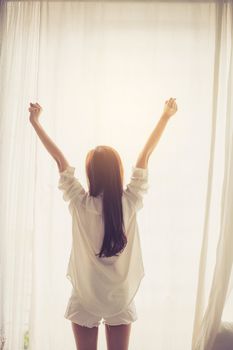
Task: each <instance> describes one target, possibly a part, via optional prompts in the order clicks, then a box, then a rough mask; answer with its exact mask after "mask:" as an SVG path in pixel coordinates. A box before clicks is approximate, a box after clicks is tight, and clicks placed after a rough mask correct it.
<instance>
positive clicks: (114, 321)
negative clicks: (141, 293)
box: [64, 292, 138, 328]
mask: <svg viewBox="0 0 233 350" xmlns="http://www.w3.org/2000/svg"><path fill="white" fill-rule="evenodd" d="M64 317H65V318H66V319H68V320H70V321H72V322H74V323H77V324H79V325H80V326H86V327H88V328H92V327H98V326H99V325H100V324H101V322H102V323H103V324H107V325H110V326H117V325H120V324H129V323H131V322H134V321H136V320H137V318H138V317H137V312H136V307H135V302H134V300H133V301H132V302H131V304H130V305H129V306H128V307H127V308H126V309H125V310H124V311H122V312H121V313H120V314H118V315H115V316H112V317H105V318H103V317H100V316H96V315H92V314H90V313H89V312H88V311H86V310H85V309H84V308H83V306H82V305H81V303H80V302H79V300H78V298H77V297H76V296H75V294H74V292H72V295H71V297H70V299H69V302H68V305H67V308H66V312H65V314H64Z"/></svg>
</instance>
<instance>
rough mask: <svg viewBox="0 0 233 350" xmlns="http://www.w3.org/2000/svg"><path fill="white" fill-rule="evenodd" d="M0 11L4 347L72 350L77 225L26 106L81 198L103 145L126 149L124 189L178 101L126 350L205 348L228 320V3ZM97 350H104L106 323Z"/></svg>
mask: <svg viewBox="0 0 233 350" xmlns="http://www.w3.org/2000/svg"><path fill="white" fill-rule="evenodd" d="M0 4H1V11H0V13H1V57H0V74H1V89H0V113H1V114H0V137H1V148H0V157H1V158H0V166H1V176H0V184H1V196H0V209H1V210H0V225H1V226H0V227H1V235H0V249H1V251H0V252H1V256H0V263H1V264H0V269H1V280H0V281H1V286H0V298H1V310H0V311H1V312H0V318H1V341H2V349H4V350H5V349H8V350H16V349H20V350H21V349H32V350H37V349H41V347H42V346H43V350H54V349H57V350H64V349H68V348H69V349H75V342H74V339H73V334H72V330H71V326H70V323H69V321H67V320H66V319H65V318H64V317H63V315H64V312H65V308H66V305H67V302H68V298H69V295H70V292H71V285H70V282H69V281H68V280H67V279H66V278H65V274H66V268H67V264H68V258H69V252H70V247H71V221H70V215H69V212H68V208H67V207H66V205H65V203H64V202H63V200H62V198H61V194H60V192H59V190H58V189H57V185H58V169H57V165H56V163H55V162H54V160H53V159H52V158H51V157H50V155H49V154H48V153H47V152H46V150H45V149H44V148H43V145H42V144H41V143H40V141H39V140H38V139H37V137H36V135H35V132H34V130H33V129H32V127H31V125H30V123H29V120H28V117H29V112H28V107H29V103H30V102H39V103H40V104H41V105H42V107H43V113H42V115H41V124H42V125H43V126H44V128H45V129H46V131H47V132H48V134H49V135H50V136H51V138H53V139H54V141H55V142H56V143H57V144H58V146H59V147H60V148H61V150H62V151H63V153H64V154H65V156H66V157H67V159H68V160H69V162H70V164H72V165H73V166H75V168H76V175H77V176H78V177H79V179H80V181H81V182H82V183H83V185H84V187H86V189H87V183H86V175H85V163H84V161H85V156H86V153H87V151H88V150H89V149H90V148H92V147H94V146H96V145H97V144H110V145H112V146H113V147H115V148H116V149H117V150H118V151H119V153H120V154H121V157H122V160H123V163H124V169H125V185H126V184H127V181H128V180H129V176H130V170H131V165H133V164H134V163H135V162H136V159H137V156H138V154H139V152H140V151H141V148H142V147H143V146H144V143H145V141H146V139H147V137H148V136H149V134H150V132H151V130H152V128H153V127H154V126H155V124H156V123H157V121H158V119H159V117H160V114H161V112H162V109H163V104H164V102H165V100H166V99H167V98H168V97H170V96H172V97H176V98H177V103H178V108H179V110H178V113H177V114H176V115H175V116H174V117H173V118H172V119H171V120H170V121H169V124H168V125H167V128H166V130H165V132H164V135H163V136H162V138H161V140H160V141H159V144H158V146H157V148H156V150H155V151H154V153H153V155H152V156H151V158H150V160H149V182H150V190H149V191H148V195H147V196H146V197H145V200H144V208H143V210H142V211H141V212H140V213H139V216H138V222H139V227H140V237H141V244H142V250H143V257H144V265H145V273H146V275H145V277H144V279H143V281H142V284H141V286H140V289H139V292H138V294H137V296H136V298H135V301H136V306H137V312H138V320H137V321H136V322H135V323H134V324H133V327H132V333H131V340H130V349H131V350H132V349H134V350H139V349H140V350H141V349H154V348H158V349H162V350H183V349H184V350H186V349H190V348H191V346H193V348H194V349H195V350H196V349H198V350H200V349H205V346H207V345H206V344H207V343H208V342H209V338H211V339H212V340H213V339H214V337H215V335H216V333H217V331H218V328H219V325H220V322H233V320H232V292H231V286H232V284H231V283H230V282H229V281H230V275H231V264H232V251H230V250H231V247H232V245H231V242H230V239H232V238H231V236H232V226H233V225H232V222H231V221H230V220H232V219H231V218H230V213H231V212H232V209H231V208H232V176H231V173H230V172H231V171H232V154H233V153H232V115H233V114H232V100H231V98H232V97H231V95H232V68H231V66H232V34H231V33H232V2H231V1H226V2H220V1H219V2H217V1H206V2H204V1H203V2H201V1H198V2H193V1H190V2H188V1H183V2H182V1H179V2H176V1H170V2H157V1H126V2H125V1H119V2H117V1H116V2H115V1H114V2H112V1H7V2H6V1H1V2H0ZM6 10H7V11H6ZM219 237H220V240H219ZM201 248H202V251H201ZM216 249H217V260H216V259H215V254H216ZM200 252H201V260H200ZM225 257H228V259H227V260H224V259H223V258H225ZM199 260H200V269H199ZM224 264H225V266H224ZM221 271H224V273H221ZM204 272H205V273H204ZM222 286H223V288H222ZM216 290H217V296H215V295H214V294H215V291H216ZM219 290H221V298H220V299H221V300H220V299H219V293H218V291H219ZM197 291H198V293H197ZM196 294H197V295H196ZM209 294H210V297H209ZM226 295H227V296H228V298H227V302H226V304H225V307H224V301H225V296H226ZM213 298H214V299H213ZM212 300H214V307H216V305H218V310H219V312H218V313H217V316H216V313H215V312H214V313H213V312H212V311H211V310H210V309H211V308H212V307H213V304H212ZM208 310H210V311H208ZM215 310H216V309H215ZM208 315H210V316H208ZM206 329H207V330H208V331H206ZM203 330H204V331H203ZM28 338H29V343H28ZM98 341H99V347H100V349H103V350H105V349H106V345H105V339H104V328H103V327H102V326H101V327H100V329H99V340H98ZM192 344H193V345H192ZM197 344H198V345H197ZM209 344H210V343H209Z"/></svg>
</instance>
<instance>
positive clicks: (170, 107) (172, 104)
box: [163, 97, 178, 118]
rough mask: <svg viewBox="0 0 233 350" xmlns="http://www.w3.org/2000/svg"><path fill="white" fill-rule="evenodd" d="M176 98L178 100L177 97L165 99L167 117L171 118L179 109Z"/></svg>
mask: <svg viewBox="0 0 233 350" xmlns="http://www.w3.org/2000/svg"><path fill="white" fill-rule="evenodd" d="M175 100H176V99H175V98H172V97H171V98H170V99H169V100H167V101H165V105H164V110H163V115H164V116H166V117H167V118H170V117H171V116H172V115H174V114H175V113H176V112H177V110H178V108H177V104H176V101H175Z"/></svg>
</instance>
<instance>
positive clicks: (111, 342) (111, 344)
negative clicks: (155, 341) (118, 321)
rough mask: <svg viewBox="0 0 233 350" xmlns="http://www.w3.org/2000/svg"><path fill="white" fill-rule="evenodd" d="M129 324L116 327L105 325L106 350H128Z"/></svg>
mask: <svg viewBox="0 0 233 350" xmlns="http://www.w3.org/2000/svg"><path fill="white" fill-rule="evenodd" d="M130 331H131V323H129V324H122V325H118V326H110V325H108V324H105V334H106V341H107V346H108V350H128V347H129V338H130Z"/></svg>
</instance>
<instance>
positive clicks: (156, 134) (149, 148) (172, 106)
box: [136, 98, 178, 168]
mask: <svg viewBox="0 0 233 350" xmlns="http://www.w3.org/2000/svg"><path fill="white" fill-rule="evenodd" d="M175 100H176V99H175V98H170V99H169V100H168V101H165V105H164V110H163V113H162V115H161V117H160V119H159V121H158V123H157V125H156V127H155V128H154V130H153V131H152V133H151V135H150V137H149V139H148V140H147V142H146V144H145V146H144V148H143V150H142V152H141V153H140V155H139V157H138V159H137V163H136V167H138V168H147V166H148V160H149V157H150V155H151V153H152V152H153V150H154V149H155V146H156V145H157V143H158V141H159V139H160V137H161V135H162V133H163V131H164V129H165V126H166V124H167V122H168V120H169V118H170V117H171V116H172V115H173V114H175V113H176V112H177V110H178V108H177V104H176V101H175Z"/></svg>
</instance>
